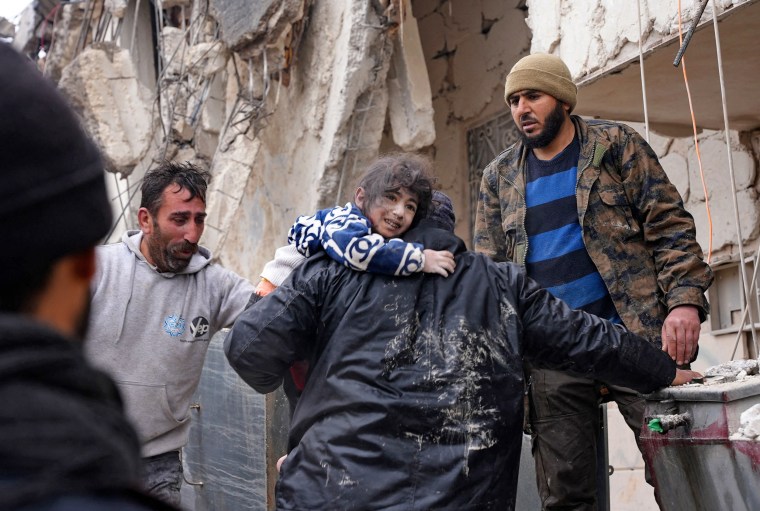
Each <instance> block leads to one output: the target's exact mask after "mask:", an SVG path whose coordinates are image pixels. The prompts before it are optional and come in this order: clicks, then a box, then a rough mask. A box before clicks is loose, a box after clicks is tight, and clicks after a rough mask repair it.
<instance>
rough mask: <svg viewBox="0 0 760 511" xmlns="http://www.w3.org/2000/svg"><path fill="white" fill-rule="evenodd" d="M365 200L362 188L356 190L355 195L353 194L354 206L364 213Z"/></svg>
mask: <svg viewBox="0 0 760 511" xmlns="http://www.w3.org/2000/svg"><path fill="white" fill-rule="evenodd" d="M365 199H366V195H365V193H364V188H362V187H361V186H360V187H359V188H357V189H356V193H355V194H354V204H356V207H357V208H359V209H361V210H362V211H364V201H365Z"/></svg>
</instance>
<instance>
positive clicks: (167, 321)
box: [164, 314, 185, 337]
mask: <svg viewBox="0 0 760 511" xmlns="http://www.w3.org/2000/svg"><path fill="white" fill-rule="evenodd" d="M184 331H185V318H183V317H182V316H178V315H176V314H169V315H168V316H166V317H165V318H164V332H166V333H167V334H169V335H171V336H172V337H178V336H180V335H182V332H184Z"/></svg>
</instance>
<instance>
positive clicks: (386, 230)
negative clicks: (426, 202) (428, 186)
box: [367, 188, 417, 238]
mask: <svg viewBox="0 0 760 511" xmlns="http://www.w3.org/2000/svg"><path fill="white" fill-rule="evenodd" d="M416 212H417V196H416V195H414V194H410V193H409V190H407V189H406V188H401V189H400V190H399V191H397V192H388V193H386V194H385V195H383V196H382V197H380V198H379V199H378V200H377V201H376V202H375V204H373V205H371V206H370V208H369V211H367V218H369V220H370V222H372V231H373V232H375V233H377V234H380V235H381V236H382V237H384V238H398V237H400V236H401V235H402V234H404V233H405V232H406V231H408V230H409V228H410V227H411V226H412V221H413V220H414V215H415V213H416Z"/></svg>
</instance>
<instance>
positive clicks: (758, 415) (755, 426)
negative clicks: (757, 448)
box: [730, 404, 760, 440]
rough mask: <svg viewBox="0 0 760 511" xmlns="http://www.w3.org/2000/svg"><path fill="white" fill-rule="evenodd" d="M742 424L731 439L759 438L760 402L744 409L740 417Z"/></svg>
mask: <svg viewBox="0 0 760 511" xmlns="http://www.w3.org/2000/svg"><path fill="white" fill-rule="evenodd" d="M739 420H740V423H741V426H740V427H739V430H738V431H737V432H736V433H734V434H733V435H731V437H730V439H731V440H757V439H758V437H760V404H756V405H754V406H752V407H750V408H748V409H746V410H744V411H743V412H742V414H741V416H740V417H739Z"/></svg>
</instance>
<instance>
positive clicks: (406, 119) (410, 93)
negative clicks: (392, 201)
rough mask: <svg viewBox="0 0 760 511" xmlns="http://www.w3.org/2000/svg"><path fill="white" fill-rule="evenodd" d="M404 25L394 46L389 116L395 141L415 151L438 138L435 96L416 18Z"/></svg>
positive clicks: (389, 79) (407, 0) (409, 16)
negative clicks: (434, 116)
mask: <svg viewBox="0 0 760 511" xmlns="http://www.w3.org/2000/svg"><path fill="white" fill-rule="evenodd" d="M405 4H406V6H405V7H406V12H407V13H411V12H412V9H411V8H412V6H411V2H410V1H409V0H405ZM402 27H403V29H402V30H400V31H399V32H398V33H397V34H398V38H397V39H396V41H395V42H394V45H393V60H392V64H391V70H392V73H393V75H392V76H391V74H390V73H389V77H388V115H389V116H390V121H391V130H392V132H393V141H394V142H395V143H396V144H397V145H398V146H400V147H401V148H402V149H403V150H404V151H415V150H418V149H422V148H423V147H425V146H428V145H430V144H432V143H433V142H434V141H435V123H434V122H433V113H434V112H433V99H432V95H431V94H430V78H429V77H428V72H427V66H426V65H425V55H424V54H423V52H422V43H421V42H420V32H419V29H418V27H417V20H416V19H415V18H414V17H413V16H411V15H409V14H407V16H406V17H405V18H404V21H403V25H402Z"/></svg>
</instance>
